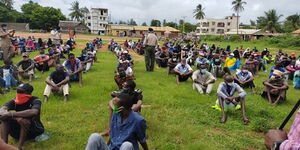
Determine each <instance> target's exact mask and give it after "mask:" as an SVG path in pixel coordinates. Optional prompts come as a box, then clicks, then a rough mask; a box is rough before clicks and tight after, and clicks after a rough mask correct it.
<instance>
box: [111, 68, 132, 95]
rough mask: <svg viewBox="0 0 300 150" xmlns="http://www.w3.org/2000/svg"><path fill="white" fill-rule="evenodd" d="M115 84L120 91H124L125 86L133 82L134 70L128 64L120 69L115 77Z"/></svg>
mask: <svg viewBox="0 0 300 150" xmlns="http://www.w3.org/2000/svg"><path fill="white" fill-rule="evenodd" d="M114 78H115V82H116V83H117V85H118V87H119V89H122V87H123V84H124V83H125V82H126V81H128V80H133V70H132V69H131V67H129V66H128V63H123V64H122V65H121V66H119V67H118V70H117V71H116V75H115V77H114Z"/></svg>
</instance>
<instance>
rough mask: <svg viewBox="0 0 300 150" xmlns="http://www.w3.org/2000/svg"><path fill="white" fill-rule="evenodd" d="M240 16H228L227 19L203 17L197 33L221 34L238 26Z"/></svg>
mask: <svg viewBox="0 0 300 150" xmlns="http://www.w3.org/2000/svg"><path fill="white" fill-rule="evenodd" d="M237 19H238V17H237V16H235V15H232V16H228V17H226V18H225V19H201V20H199V25H198V27H197V29H196V34H197V35H220V34H225V33H226V32H230V31H232V30H233V29H236V28H237V21H238V20H237Z"/></svg>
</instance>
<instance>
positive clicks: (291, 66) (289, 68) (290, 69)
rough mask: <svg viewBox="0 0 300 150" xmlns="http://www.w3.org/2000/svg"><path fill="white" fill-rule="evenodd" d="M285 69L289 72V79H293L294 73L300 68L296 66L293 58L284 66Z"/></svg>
mask: <svg viewBox="0 0 300 150" xmlns="http://www.w3.org/2000/svg"><path fill="white" fill-rule="evenodd" d="M285 68H286V70H287V71H288V72H289V79H290V80H293V78H294V73H295V72H296V71H297V70H300V66H296V61H295V60H291V63H290V64H289V65H288V66H286V67H285Z"/></svg>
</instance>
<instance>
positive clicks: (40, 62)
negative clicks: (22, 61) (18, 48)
mask: <svg viewBox="0 0 300 150" xmlns="http://www.w3.org/2000/svg"><path fill="white" fill-rule="evenodd" d="M49 59H50V57H49V56H48V55H46V54H45V52H44V51H40V55H39V56H36V57H35V58H34V59H33V60H34V61H35V68H36V69H37V70H38V71H41V72H42V73H44V72H46V71H49V66H48V61H49Z"/></svg>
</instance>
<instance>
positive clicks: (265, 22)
mask: <svg viewBox="0 0 300 150" xmlns="http://www.w3.org/2000/svg"><path fill="white" fill-rule="evenodd" d="M281 17H282V15H278V14H277V12H276V10H275V9H272V10H269V11H267V12H265V16H261V17H257V25H258V27H259V28H261V29H263V30H264V31H269V32H271V33H274V32H280V31H281V25H280V22H279V19H280V18H281Z"/></svg>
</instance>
